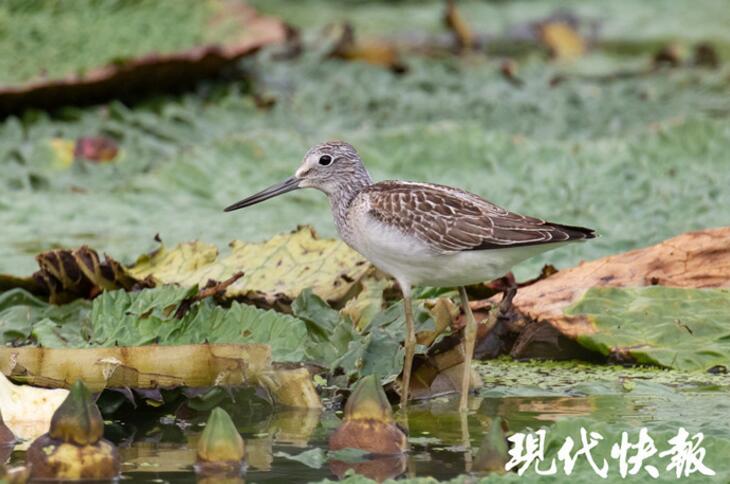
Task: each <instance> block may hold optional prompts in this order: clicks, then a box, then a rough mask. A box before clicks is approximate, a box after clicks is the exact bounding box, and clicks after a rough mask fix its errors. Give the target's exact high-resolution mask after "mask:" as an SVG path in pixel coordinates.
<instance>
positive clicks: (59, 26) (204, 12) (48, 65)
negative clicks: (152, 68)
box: [0, 0, 240, 86]
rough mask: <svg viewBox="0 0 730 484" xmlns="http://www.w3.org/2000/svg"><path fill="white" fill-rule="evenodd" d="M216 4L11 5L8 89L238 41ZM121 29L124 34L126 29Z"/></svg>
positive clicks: (152, 0) (2, 66)
mask: <svg viewBox="0 0 730 484" xmlns="http://www.w3.org/2000/svg"><path fill="white" fill-rule="evenodd" d="M221 3H222V2H214V1H210V0H203V1H197V0H132V1H126V0H73V1H71V2H68V1H64V0H6V1H3V2H2V3H0V40H1V42H0V86H1V85H17V84H20V83H22V82H24V81H29V80H35V81H37V80H40V79H59V78H63V77H66V76H69V75H83V74H84V73H85V72H87V71H89V70H91V69H93V68H95V67H101V66H104V65H107V64H119V63H123V62H126V61H127V60H129V59H131V58H133V57H139V56H142V55H146V54H154V53H157V54H168V53H171V52H175V51H179V50H183V49H188V48H191V47H195V46H199V45H201V44H210V43H217V42H223V41H225V40H228V39H230V38H231V37H232V36H233V35H234V34H236V31H237V30H240V26H239V25H236V24H234V23H232V22H230V21H226V20H225V19H221V18H217V17H216V14H217V13H218V11H217V9H216V8H217V7H216V6H218V7H220V5H221ZM120 25H121V26H123V27H122V28H120Z"/></svg>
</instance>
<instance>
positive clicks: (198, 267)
mask: <svg viewBox="0 0 730 484" xmlns="http://www.w3.org/2000/svg"><path fill="white" fill-rule="evenodd" d="M369 268H370V264H368V263H366V262H365V260H364V259H363V258H362V256H360V255H359V254H358V253H356V252H355V251H353V250H352V249H350V248H349V247H347V246H346V245H345V244H344V243H343V242H340V241H336V240H332V239H320V238H318V237H317V235H316V234H315V232H314V230H312V229H311V228H308V227H303V228H300V229H298V230H296V231H294V232H292V233H290V234H281V235H277V236H275V237H273V238H272V239H271V240H268V241H266V242H263V243H258V244H254V243H246V242H241V241H234V242H232V243H231V251H230V253H229V254H228V255H224V256H219V254H218V250H217V249H216V248H215V247H214V246H212V245H208V244H203V243H202V242H191V243H188V244H181V245H178V246H177V247H175V248H174V249H167V248H166V247H160V248H159V249H158V250H157V251H155V252H154V253H152V254H151V255H149V256H144V257H141V258H140V259H139V260H138V261H137V263H136V264H135V265H134V266H132V267H131V268H129V273H130V274H132V275H134V276H135V277H137V278H138V279H145V278H147V277H151V278H152V279H153V280H155V281H158V282H160V283H163V284H173V283H174V284H179V285H181V286H185V287H192V286H196V285H203V284H205V283H206V282H207V281H208V280H211V279H212V280H218V281H221V280H224V279H227V278H229V277H231V276H232V275H233V274H234V273H236V272H239V271H242V272H243V273H244V276H243V277H242V278H241V279H239V280H238V281H236V282H235V283H234V284H232V285H231V286H230V287H229V288H228V289H227V291H226V296H227V297H230V298H238V297H245V298H247V299H250V300H253V301H260V302H262V303H265V304H268V305H272V306H273V305H276V304H277V303H282V304H285V305H288V304H289V303H291V301H292V300H294V299H295V298H296V297H297V296H299V294H300V293H301V292H302V291H304V290H305V289H308V288H311V289H312V291H313V292H314V294H316V295H318V296H319V297H321V298H322V299H325V300H327V301H339V300H341V299H342V298H344V297H345V296H346V295H347V294H348V293H349V292H350V290H351V289H352V287H353V286H354V285H355V284H356V283H357V282H358V281H359V280H360V279H361V278H362V276H363V275H364V274H365V273H366V272H367V271H368V269H369Z"/></svg>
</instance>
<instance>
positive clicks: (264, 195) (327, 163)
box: [225, 141, 370, 212]
mask: <svg viewBox="0 0 730 484" xmlns="http://www.w3.org/2000/svg"><path fill="white" fill-rule="evenodd" d="M369 183H370V176H369V175H368V173H367V171H366V170H365V167H364V166H363V163H362V160H361V159H360V156H359V155H358V154H357V151H355V148H353V147H352V145H350V144H348V143H345V142H343V141H329V142H327V143H322V144H319V145H317V146H314V147H313V148H311V149H310V150H309V151H307V153H306V154H305V155H304V159H303V160H302V163H301V165H300V166H299V168H298V169H297V171H296V172H295V173H294V176H292V177H289V178H287V179H286V180H284V181H283V182H281V183H277V184H276V185H272V186H271V187H269V188H267V189H265V190H262V191H260V192H258V193H256V194H254V195H251V196H250V197H248V198H244V199H243V200H241V201H240V202H236V203H234V204H233V205H231V206H229V207H226V208H225V211H226V212H230V211H232V210H237V209H239V208H244V207H248V206H251V205H254V204H257V203H259V202H263V201H264V200H268V199H269V198H273V197H275V196H277V195H281V194H283V193H287V192H290V191H292V190H297V189H299V188H316V189H317V190H320V191H322V192H324V193H326V194H327V195H329V196H332V195H333V194H335V193H336V192H338V191H339V190H342V189H343V187H344V186H345V185H361V184H369Z"/></svg>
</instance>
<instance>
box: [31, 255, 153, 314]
mask: <svg viewBox="0 0 730 484" xmlns="http://www.w3.org/2000/svg"><path fill="white" fill-rule="evenodd" d="M36 261H37V262H38V266H39V267H40V269H39V270H38V271H37V272H35V273H34V274H33V276H32V278H33V279H34V280H35V282H36V287H37V288H41V292H43V293H45V294H48V296H49V302H50V303H52V304H62V303H65V302H69V301H72V300H74V299H77V298H80V297H82V298H92V297H94V296H96V295H97V294H98V293H99V292H101V291H102V290H113V289H126V290H130V289H132V288H133V287H151V286H152V283H151V282H150V281H149V280H141V281H137V280H136V279H134V278H132V277H131V276H129V274H127V271H126V270H125V269H124V267H123V266H122V265H121V264H120V263H119V262H117V261H115V260H114V259H112V258H111V257H109V256H108V255H105V256H104V261H103V262H102V261H101V259H100V258H99V254H98V253H97V252H96V251H95V250H94V249H90V248H89V247H87V246H85V245H84V246H81V247H80V248H78V249H74V250H68V249H56V250H49V251H48V252H42V253H41V254H38V255H37V256H36Z"/></svg>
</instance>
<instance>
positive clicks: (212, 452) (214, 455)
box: [198, 407, 245, 463]
mask: <svg viewBox="0 0 730 484" xmlns="http://www.w3.org/2000/svg"><path fill="white" fill-rule="evenodd" d="M244 457H245V445H244V442H243V438H241V434H239V433H238V429H236V426H235V425H234V423H233V420H231V417H230V416H229V415H228V413H226V411H225V410H223V409H222V408H220V407H216V408H215V409H213V411H212V412H211V413H210V417H208V422H207V423H206V424H205V430H203V433H202V435H201V436H200V440H199V441H198V461H203V462H210V463H214V462H221V463H226V462H240V461H241V460H243V458H244Z"/></svg>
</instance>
